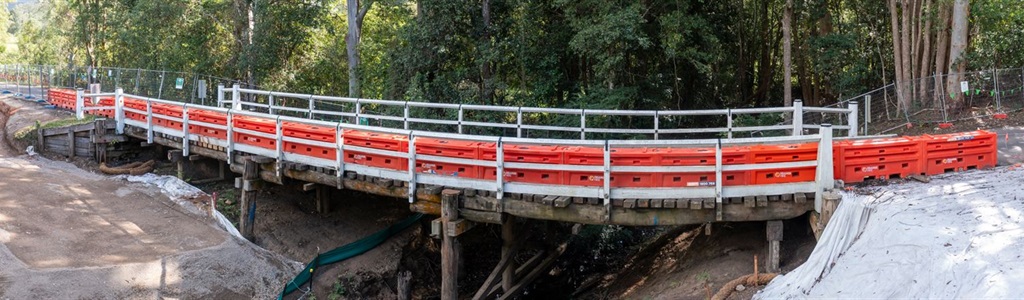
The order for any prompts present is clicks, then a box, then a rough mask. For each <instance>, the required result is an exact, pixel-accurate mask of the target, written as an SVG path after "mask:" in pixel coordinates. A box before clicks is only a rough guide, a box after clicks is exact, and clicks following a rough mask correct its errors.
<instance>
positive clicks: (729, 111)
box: [725, 108, 732, 139]
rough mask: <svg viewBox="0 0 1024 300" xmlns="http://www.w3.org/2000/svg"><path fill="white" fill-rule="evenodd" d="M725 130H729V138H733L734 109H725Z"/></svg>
mask: <svg viewBox="0 0 1024 300" xmlns="http://www.w3.org/2000/svg"><path fill="white" fill-rule="evenodd" d="M725 110H726V112H725V128H726V129H728V130H729V138H730V139H731V138H732V108H726V109H725Z"/></svg>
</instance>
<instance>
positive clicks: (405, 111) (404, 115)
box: [402, 101, 409, 130]
mask: <svg viewBox="0 0 1024 300" xmlns="http://www.w3.org/2000/svg"><path fill="white" fill-rule="evenodd" d="M402 126H404V127H403V128H404V129H405V130H409V101H405V107H403V108H402Z"/></svg>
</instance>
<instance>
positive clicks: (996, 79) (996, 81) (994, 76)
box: [992, 68, 1003, 112]
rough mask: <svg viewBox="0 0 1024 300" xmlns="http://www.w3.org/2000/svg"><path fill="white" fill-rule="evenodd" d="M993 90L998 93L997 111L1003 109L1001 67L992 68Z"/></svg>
mask: <svg viewBox="0 0 1024 300" xmlns="http://www.w3.org/2000/svg"><path fill="white" fill-rule="evenodd" d="M992 90H993V91H995V92H994V93H995V94H996V112H1001V111H1002V110H1003V107H1002V104H1001V103H999V102H1000V101H999V100H1000V99H999V69H995V68H993V69H992Z"/></svg>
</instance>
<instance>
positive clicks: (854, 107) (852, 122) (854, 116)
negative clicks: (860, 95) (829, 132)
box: [847, 101, 860, 137]
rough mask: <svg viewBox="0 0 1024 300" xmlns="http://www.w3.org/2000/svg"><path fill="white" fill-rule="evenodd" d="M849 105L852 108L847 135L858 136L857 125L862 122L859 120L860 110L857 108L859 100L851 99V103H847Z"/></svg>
mask: <svg viewBox="0 0 1024 300" xmlns="http://www.w3.org/2000/svg"><path fill="white" fill-rule="evenodd" d="M847 107H848V108H849V109H850V117H849V120H848V121H849V122H848V123H850V124H849V125H850V130H849V131H848V132H847V135H848V136H849V137H855V136H857V127H859V126H858V125H860V124H859V123H860V122H859V121H857V113H859V112H860V111H859V110H858V109H857V101H850V103H849V104H847Z"/></svg>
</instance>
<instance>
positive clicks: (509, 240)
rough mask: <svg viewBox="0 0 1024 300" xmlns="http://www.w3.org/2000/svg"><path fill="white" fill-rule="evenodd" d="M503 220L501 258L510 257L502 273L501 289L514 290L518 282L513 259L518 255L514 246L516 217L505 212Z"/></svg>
mask: <svg viewBox="0 0 1024 300" xmlns="http://www.w3.org/2000/svg"><path fill="white" fill-rule="evenodd" d="M502 219H503V220H502V221H501V240H502V244H501V259H502V260H505V259H508V261H509V262H508V266H506V267H505V270H504V271H503V272H502V274H501V289H502V290H503V291H505V292H508V291H510V290H512V286H513V285H515V283H516V273H515V271H516V263H515V261H514V260H513V259H512V257H513V256H515V255H516V249H514V248H513V247H514V246H515V244H516V237H517V236H516V217H515V216H513V215H510V214H505V217H504V218H502Z"/></svg>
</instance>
